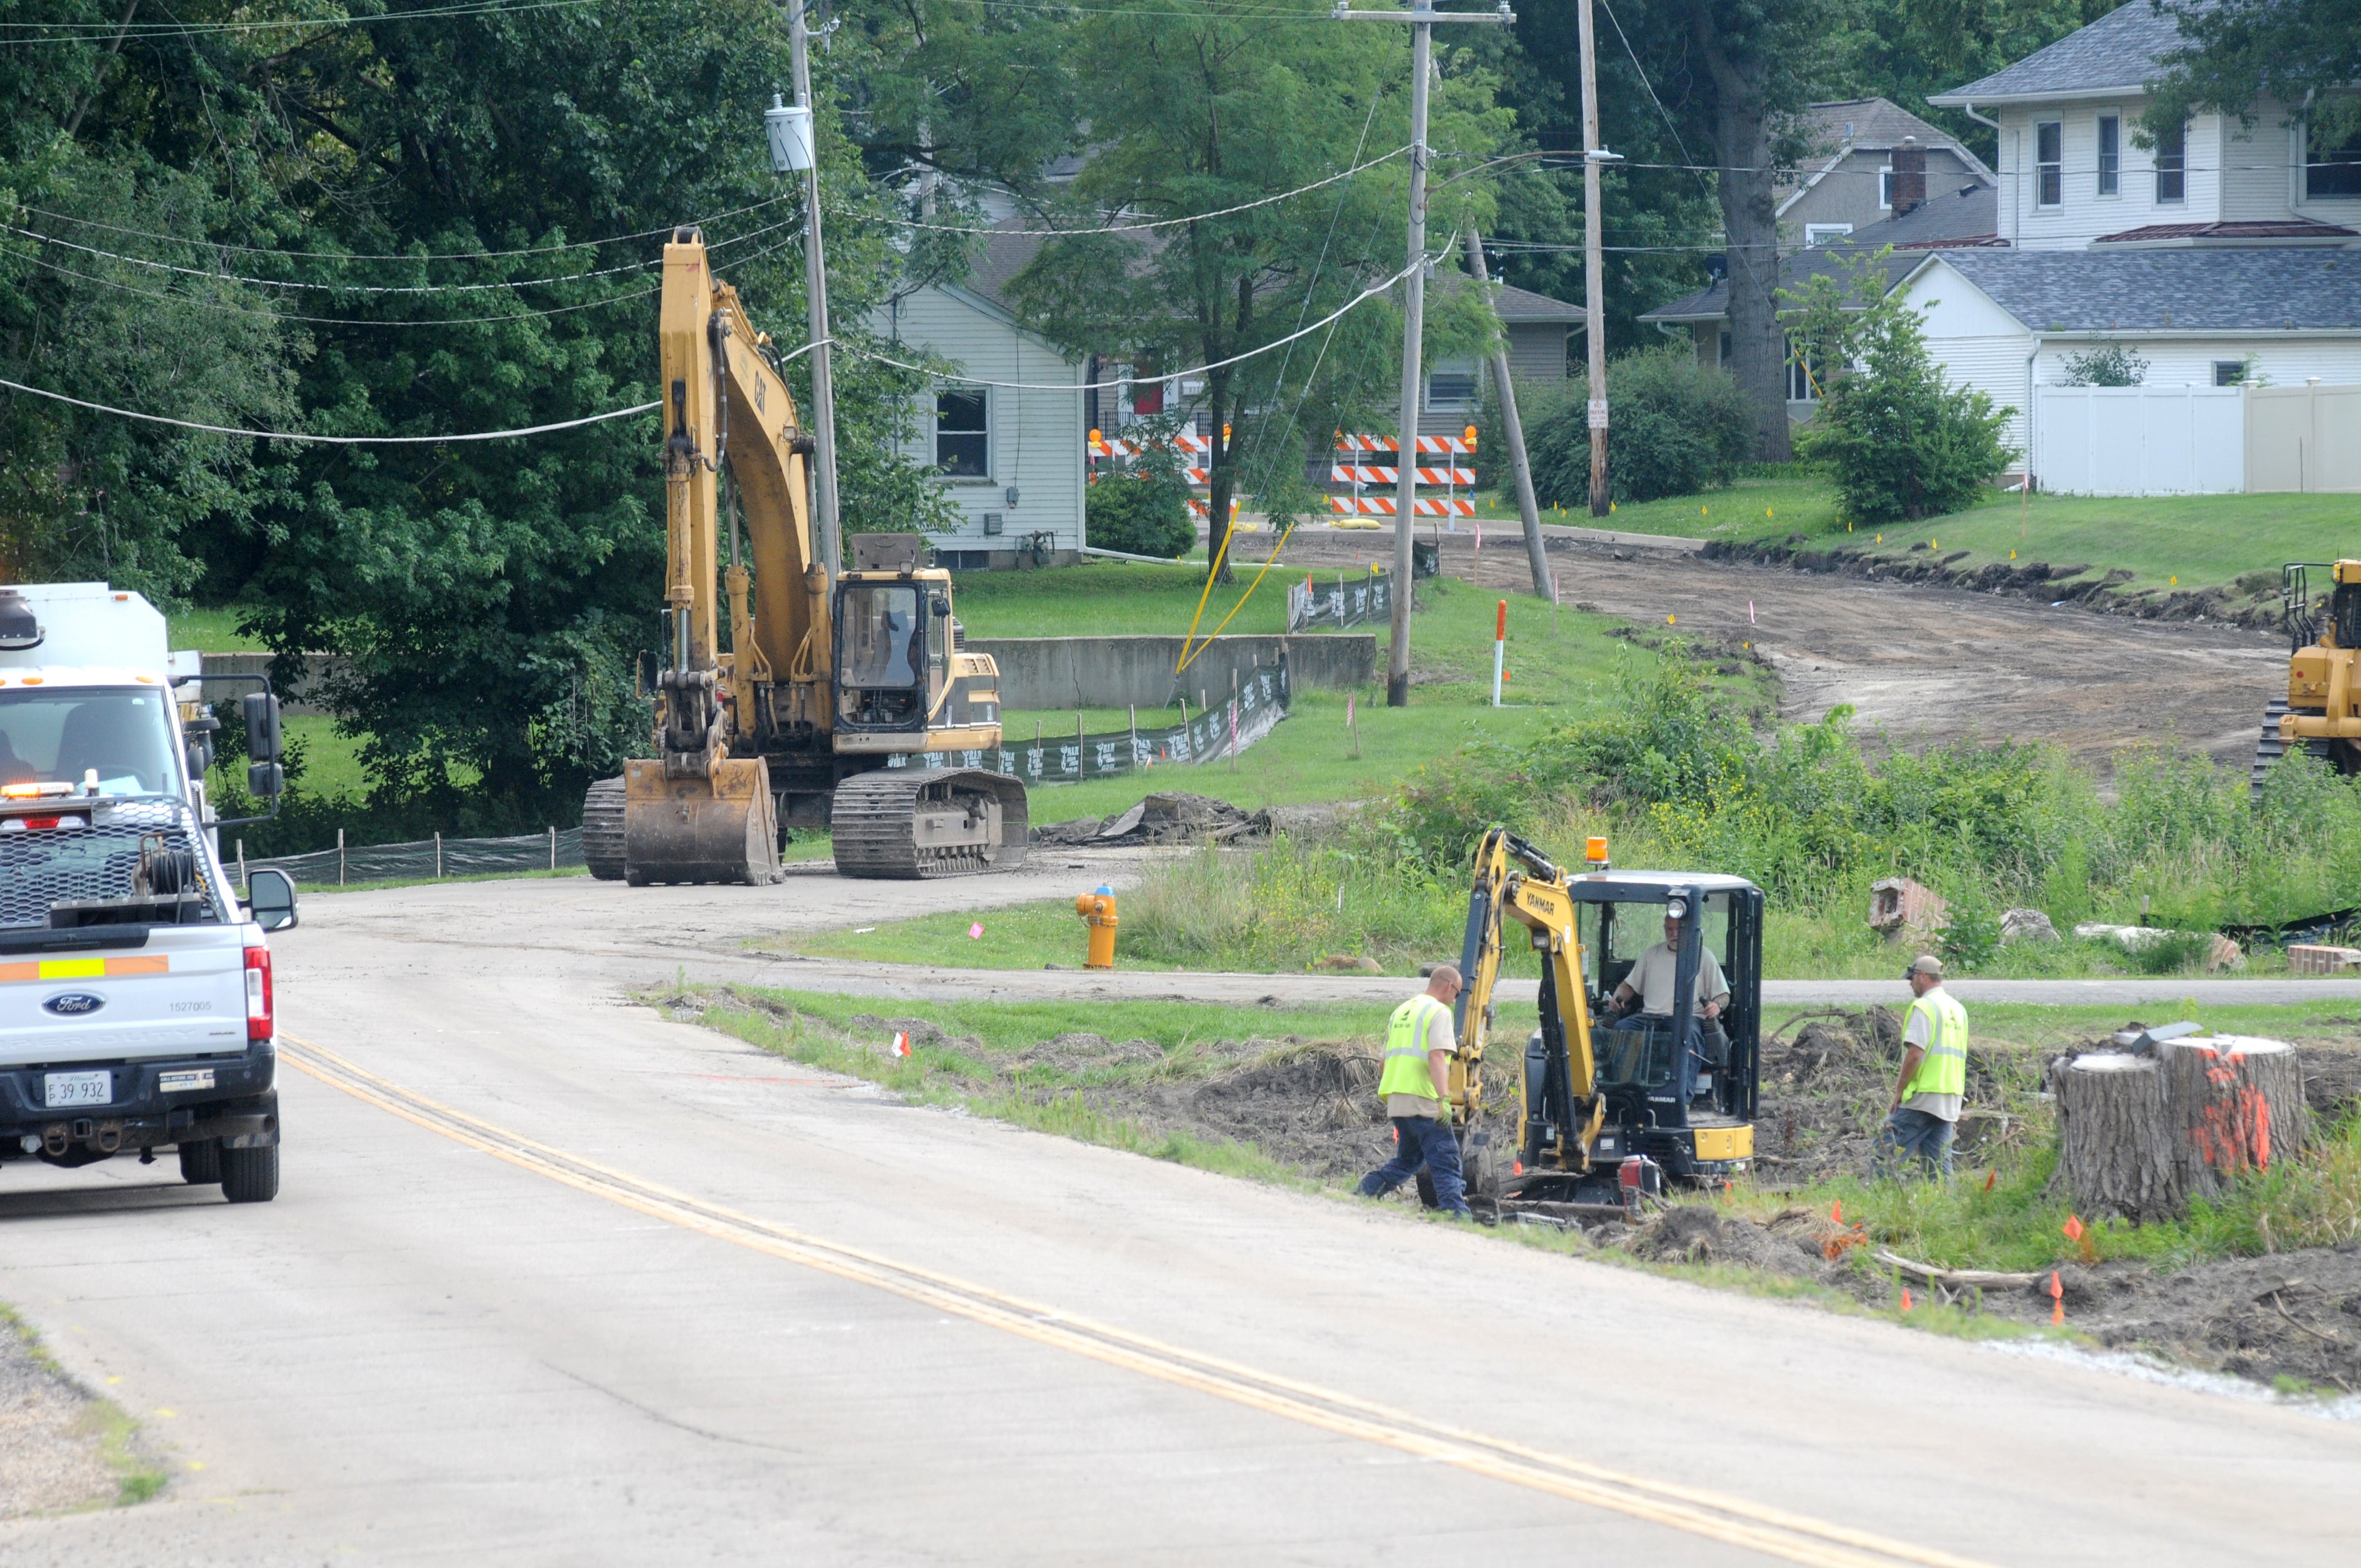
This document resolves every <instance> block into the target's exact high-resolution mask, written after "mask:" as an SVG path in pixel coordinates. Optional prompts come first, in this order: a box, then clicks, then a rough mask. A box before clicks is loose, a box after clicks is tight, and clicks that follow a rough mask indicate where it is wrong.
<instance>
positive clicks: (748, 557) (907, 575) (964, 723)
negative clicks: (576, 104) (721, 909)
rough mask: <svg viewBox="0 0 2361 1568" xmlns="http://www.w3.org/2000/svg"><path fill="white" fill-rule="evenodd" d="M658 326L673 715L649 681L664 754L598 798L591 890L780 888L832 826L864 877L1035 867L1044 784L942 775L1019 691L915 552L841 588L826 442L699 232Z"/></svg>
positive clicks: (889, 549) (889, 554)
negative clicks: (1033, 846)
mask: <svg viewBox="0 0 2361 1568" xmlns="http://www.w3.org/2000/svg"><path fill="white" fill-rule="evenodd" d="M658 322H659V327H658V332H659V337H660V359H661V364H662V378H661V380H660V381H659V383H658V385H659V387H660V388H661V389H662V393H663V403H662V417H663V422H664V424H663V428H664V530H665V539H666V542H667V543H666V565H665V577H664V621H665V635H664V652H663V653H662V654H661V655H660V656H659V659H658V661H657V663H658V667H657V669H656V671H655V674H654V681H653V693H652V694H648V693H646V691H645V689H644V688H645V685H646V681H645V675H646V670H645V666H644V664H643V666H642V687H643V695H653V697H654V699H655V737H654V740H655V743H654V751H655V753H656V754H655V755H654V756H653V757H649V758H645V759H641V760H635V761H631V762H626V763H624V765H623V774H622V776H621V777H620V778H617V779H602V780H600V781H599V782H598V783H597V784H592V785H591V786H590V790H589V794H588V796H587V797H586V798H585V800H584V802H583V813H582V825H583V846H582V847H583V858H584V859H585V860H587V861H588V862H589V865H590V870H591V873H592V874H593V875H595V876H601V877H608V878H614V877H620V878H621V879H622V880H624V881H625V882H628V883H632V884H633V885H635V886H636V885H641V884H644V883H700V882H703V883H713V882H719V883H753V884H761V883H773V882H777V881H778V880H780V877H781V876H782V874H783V873H782V872H781V869H780V861H779V849H780V846H781V844H782V843H783V842H784V834H785V831H786V830H787V829H789V828H820V827H829V828H831V829H832V833H833V838H834V843H835V853H836V865H837V870H838V871H840V872H842V873H844V874H845V875H847V876H857V877H887V878H914V877H938V876H952V875H959V874H962V873H967V872H985V871H997V870H1002V869H1005V868H1007V867H1011V866H1015V865H1016V864H1019V863H1020V862H1021V861H1023V860H1024V858H1025V846H1026V837H1027V821H1026V800H1025V787H1024V785H1022V784H1019V783H1018V782H1017V781H1016V780H1015V779H1013V778H1010V777H1007V776H1006V775H1005V774H1001V773H989V772H985V771H983V770H982V769H980V768H977V767H974V766H972V765H971V766H968V767H955V766H942V765H932V764H938V763H941V762H949V761H950V757H949V755H947V754H949V753H956V752H961V751H964V752H967V753H968V754H969V757H968V760H969V762H971V763H972V762H974V761H975V760H977V756H978V754H979V753H981V752H983V751H991V750H994V749H996V748H997V747H998V746H999V744H1000V739H1001V729H1000V691H999V669H998V667H997V666H996V665H995V664H994V663H993V661H992V659H991V658H990V657H989V656H987V655H985V654H981V653H972V652H965V651H963V650H962V649H961V646H960V641H961V629H960V623H959V621H958V620H957V619H956V618H955V617H954V616H953V615H952V613H951V580H950V574H949V573H948V572H944V571H940V570H937V569H934V568H930V567H928V566H927V565H924V541H923V540H921V539H919V538H918V537H917V535H915V534H906V533H872V534H854V535H852V536H851V545H852V554H853V569H852V570H851V571H850V572H846V573H844V574H842V575H841V576H837V577H836V580H835V582H834V583H833V585H832V586H831V583H830V576H831V574H830V572H829V570H828V565H829V564H828V563H824V562H822V561H821V560H820V559H819V557H818V553H817V551H816V550H815V547H814V546H815V541H814V537H813V531H812V520H811V510H810V507H809V504H808V500H807V497H808V494H809V491H808V488H807V484H808V478H807V471H806V460H807V457H808V456H809V455H811V453H812V450H813V444H812V440H811V437H810V436H809V435H808V434H807V433H805V431H804V430H803V428H802V426H801V425H800V424H799V422H797V419H796V405H795V400H794V399H793V398H791V397H790V396H789V395H788V393H787V384H786V381H785V378H784V377H783V376H782V375H781V374H780V366H781V361H780V360H779V359H778V358H777V357H776V356H775V354H774V350H773V347H772V344H771V339H770V337H769V336H768V335H767V334H763V333H760V332H757V331H755V329H754V326H753V323H752V322H751V321H750V320H749V319H748V317H747V315H746V311H745V307H744V306H743V305H742V304H741V303H740V302H739V299H738V291H736V290H735V289H733V288H731V287H730V285H729V284H727V283H724V282H722V281H721V280H719V279H718V278H715V277H714V276H713V274H712V270H711V268H710V265H709V263H708V259H707V256H706V250H705V242H704V239H703V237H702V236H700V234H699V233H698V231H697V230H696V229H694V228H682V229H676V230H675V231H674V233H673V237H672V240H671V243H669V244H667V245H666V246H665V247H664V284H663V301H662V307H661V311H660V313H659V316H658ZM725 478H726V479H727V480H728V481H729V482H728V484H727V486H726V488H725V487H724V485H723V484H722V481H723V480H724V479H725ZM725 503H726V504H725ZM725 537H726V541H727V551H728V555H729V562H730V564H729V565H728V566H727V567H726V568H725V567H723V566H722V565H721V554H722V552H723V548H724V540H725ZM725 613H726V614H727V616H728V641H729V646H728V648H727V649H726V650H725V649H724V648H723V647H722V632H723V627H722V617H723V615H724V614H725Z"/></svg>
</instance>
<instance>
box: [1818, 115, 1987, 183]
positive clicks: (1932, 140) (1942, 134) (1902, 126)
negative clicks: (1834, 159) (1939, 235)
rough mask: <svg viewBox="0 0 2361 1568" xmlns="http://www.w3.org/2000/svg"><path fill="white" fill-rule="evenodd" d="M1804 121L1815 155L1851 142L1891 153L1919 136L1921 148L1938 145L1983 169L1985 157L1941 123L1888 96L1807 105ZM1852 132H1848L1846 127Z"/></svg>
mask: <svg viewBox="0 0 2361 1568" xmlns="http://www.w3.org/2000/svg"><path fill="white" fill-rule="evenodd" d="M1804 123H1805V125H1806V126H1807V127H1809V128H1808V130H1807V132H1806V134H1807V135H1808V136H1809V137H1810V138H1811V144H1812V148H1813V149H1814V152H1815V154H1816V155H1817V157H1819V158H1827V157H1828V156H1829V155H1831V154H1833V153H1836V152H1839V151H1840V150H1842V149H1843V148H1845V146H1846V145H1847V144H1848V143H1850V145H1851V146H1853V147H1855V148H1860V149H1861V151H1863V152H1888V151H1891V150H1892V149H1894V148H1897V147H1900V146H1901V145H1902V138H1903V137H1917V138H1918V145H1919V146H1920V147H1939V148H1947V149H1948V150H1949V151H1951V152H1953V153H1956V154H1958V155H1959V156H1960V158H1961V159H1965V160H1966V162H1967V165H1968V167H1969V168H1971V169H1974V170H1982V171H1984V172H1990V171H1989V170H1984V164H1983V159H1980V158H1978V157H1977V156H1976V155H1975V154H1974V153H1972V152H1970V151H1969V150H1968V149H1967V148H1966V147H1965V146H1963V145H1962V144H1961V143H1960V139H1959V138H1958V137H1955V136H1953V135H1951V133H1950V132H1949V131H1947V130H1945V129H1944V128H1943V127H1942V126H1938V125H1933V124H1930V123H1928V122H1927V121H1925V120H1922V119H1920V118H1919V117H1918V116H1917V115H1914V114H1912V113H1911V112H1910V111H1909V110H1907V109H1905V108H1904V107H1903V106H1902V105H1901V104H1896V103H1894V102H1892V101H1891V100H1889V99H1885V98H1842V99H1839V100H1837V101H1835V102H1833V103H1827V104H1805V105H1804ZM1847 126H1850V127H1851V134H1850V136H1848V135H1847V134H1846V127H1847Z"/></svg>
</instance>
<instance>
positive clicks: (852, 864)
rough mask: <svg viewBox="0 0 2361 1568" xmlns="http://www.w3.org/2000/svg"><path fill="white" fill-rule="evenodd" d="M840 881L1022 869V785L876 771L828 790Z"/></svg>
mask: <svg viewBox="0 0 2361 1568" xmlns="http://www.w3.org/2000/svg"><path fill="white" fill-rule="evenodd" d="M1028 831H1029V828H1028V821H1027V810H1026V804H1025V786H1024V785H1023V784H1019V783H1017V782H1016V780H1015V779H1013V778H1010V777H1008V776H1006V775H1005V774H1003V773H985V772H983V770H981V769H972V768H878V769H875V770H873V772H870V773H857V774H855V775H854V776H853V777H851V778H849V779H846V780H844V781H843V782H841V783H840V784H838V785H837V786H836V797H835V800H834V801H833V803H832V804H831V806H830V807H829V832H830V834H831V836H832V837H833V839H834V840H835V848H836V869H837V872H838V873H839V874H840V875H843V876H849V877H865V878H872V879H877V880H889V881H902V882H909V881H916V880H918V879H921V878H928V877H948V876H973V875H976V874H977V873H979V872H1001V871H1010V870H1013V869H1015V868H1016V867H1017V866H1020V865H1022V864H1024V863H1025V850H1026V845H1027V835H1028Z"/></svg>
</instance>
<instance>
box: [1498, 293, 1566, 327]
mask: <svg viewBox="0 0 2361 1568" xmlns="http://www.w3.org/2000/svg"><path fill="white" fill-rule="evenodd" d="M1492 287H1493V291H1494V292H1493V299H1492V313H1493V314H1495V315H1497V316H1499V318H1500V319H1501V320H1502V321H1504V322H1578V321H1580V320H1581V319H1582V307H1581V306H1580V305H1569V304H1567V303H1566V302H1565V301H1564V300H1554V299H1552V298H1550V297H1549V296H1548V295H1547V294H1536V293H1534V292H1533V291H1532V290H1531V289H1520V288H1518V287H1517V286H1516V285H1515V284H1513V283H1495V284H1494V285H1493V286H1492Z"/></svg>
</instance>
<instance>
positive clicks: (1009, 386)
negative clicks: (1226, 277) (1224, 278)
mask: <svg viewBox="0 0 2361 1568" xmlns="http://www.w3.org/2000/svg"><path fill="white" fill-rule="evenodd" d="M1449 254H1450V252H1449V251H1448V249H1446V250H1445V251H1444V255H1449ZM1434 259H1435V258H1431V257H1422V258H1420V259H1419V260H1417V261H1414V262H1412V263H1411V265H1410V266H1408V267H1405V268H1403V269H1401V270H1400V271H1399V272H1397V273H1395V274H1394V275H1393V276H1392V277H1390V278H1389V279H1387V280H1385V281H1384V282H1382V283H1374V284H1371V285H1370V286H1369V287H1368V288H1367V289H1364V290H1362V291H1360V292H1359V293H1357V294H1356V295H1354V296H1353V297H1352V298H1351V299H1350V300H1347V301H1345V303H1343V304H1341V305H1339V306H1337V307H1336V309H1335V310H1334V311H1332V312H1330V313H1328V314H1327V315H1324V316H1323V317H1321V318H1320V319H1319V320H1318V321H1316V322H1313V323H1312V324H1311V325H1310V326H1307V327H1300V328H1298V329H1297V330H1296V331H1294V332H1290V333H1289V334H1287V335H1286V336H1285V337H1275V338H1272V339H1271V340H1270V341H1269V342H1268V343H1266V344H1264V345H1262V346H1261V347H1259V348H1249V349H1247V350H1246V352H1245V353H1244V354H1233V355H1231V356H1229V357H1228V358H1227V359H1216V360H1214V361H1213V363H1212V364H1210V365H1196V366H1191V367H1190V368H1188V369H1186V370H1167V371H1164V372H1162V373H1161V374H1159V375H1155V376H1124V377H1119V378H1116V379H1115V380H1112V381H992V380H987V379H985V378H983V377H981V376H953V375H950V374H947V373H945V372H943V371H939V370H930V369H928V367H925V366H923V365H912V364H909V363H907V362H906V361H904V360H900V359H894V358H890V357H888V356H885V355H883V354H878V353H875V352H873V351H872V350H870V349H866V348H855V347H853V346H852V345H851V344H847V345H844V351H845V352H846V353H847V354H851V355H853V356H857V357H859V358H862V359H869V360H874V361H875V362H876V363H878V364H880V365H891V366H892V367H894V368H895V369H896V370H908V371H911V372H913V373H915V374H917V375H920V376H924V377H926V378H928V380H932V381H956V382H958V383H959V384H960V385H961V386H963V387H998V388H1000V389H1002V390H1004V391H1012V392H1103V391H1105V390H1106V389H1109V388H1111V387H1128V386H1133V385H1136V384H1137V383H1140V382H1153V381H1177V380H1179V379H1180V378H1183V377H1187V376H1202V375H1203V374H1204V373H1205V372H1207V371H1209V370H1219V369H1221V368H1223V367H1224V366H1229V365H1238V364H1242V363H1244V362H1245V361H1246V360H1248V359H1253V358H1257V357H1258V356H1262V355H1265V354H1268V353H1269V352H1270V351H1271V350H1272V349H1274V348H1279V347H1283V346H1285V345H1288V344H1290V343H1293V342H1294V341H1295V340H1296V339H1297V338H1299V337H1309V336H1311V335H1312V334H1313V333H1315V332H1318V331H1319V330H1320V329H1321V328H1322V327H1323V326H1326V325H1327V324H1328V323H1330V322H1334V321H1340V320H1342V319H1343V318H1344V316H1345V313H1347V312H1349V311H1353V310H1356V309H1358V308H1359V307H1360V306H1362V305H1364V304H1366V303H1367V302H1369V301H1371V300H1374V299H1376V298H1377V297H1378V295H1379V294H1382V293H1384V292H1385V291H1387V290H1389V289H1390V288H1392V287H1393V286H1394V285H1395V284H1397V283H1399V282H1400V281H1401V280H1403V279H1405V278H1407V277H1409V276H1410V275H1411V273H1412V272H1414V271H1416V270H1417V269H1419V268H1421V267H1426V266H1432V265H1433V261H1434Z"/></svg>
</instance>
